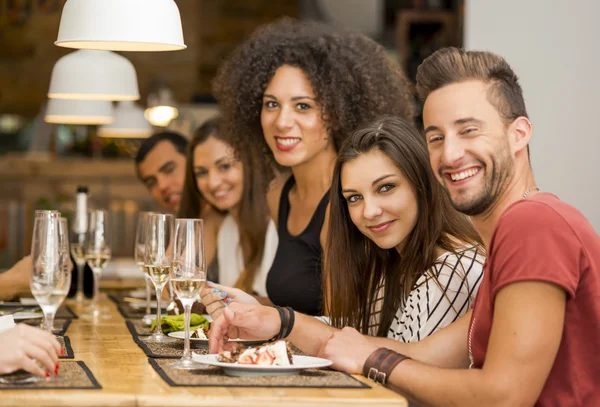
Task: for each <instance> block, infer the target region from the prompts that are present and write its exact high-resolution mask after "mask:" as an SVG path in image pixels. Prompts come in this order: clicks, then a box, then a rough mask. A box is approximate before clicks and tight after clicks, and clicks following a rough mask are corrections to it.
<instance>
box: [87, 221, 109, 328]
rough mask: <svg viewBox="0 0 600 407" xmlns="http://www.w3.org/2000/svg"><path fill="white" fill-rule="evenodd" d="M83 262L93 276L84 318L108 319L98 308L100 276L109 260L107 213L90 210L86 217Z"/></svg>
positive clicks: (107, 315)
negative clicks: (89, 300) (89, 301)
mask: <svg viewBox="0 0 600 407" xmlns="http://www.w3.org/2000/svg"><path fill="white" fill-rule="evenodd" d="M86 239H87V243H86V250H85V260H86V262H87V264H88V265H89V266H90V268H91V269H92V271H93V274H94V296H93V297H92V307H91V312H90V313H89V314H86V315H84V316H85V317H86V318H92V319H94V320H96V319H98V318H102V319H109V318H110V315H109V314H102V313H101V311H100V307H99V306H98V298H99V293H100V275H101V274H102V270H104V268H105V267H106V266H107V264H108V262H109V261H110V258H111V249H110V232H109V230H108V213H107V212H106V211H104V210H91V211H90V212H89V217H88V234H87V238H86Z"/></svg>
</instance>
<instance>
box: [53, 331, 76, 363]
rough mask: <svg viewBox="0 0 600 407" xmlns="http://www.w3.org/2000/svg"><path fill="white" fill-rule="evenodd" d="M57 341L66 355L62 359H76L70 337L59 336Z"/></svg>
mask: <svg viewBox="0 0 600 407" xmlns="http://www.w3.org/2000/svg"><path fill="white" fill-rule="evenodd" d="M56 340H57V341H58V343H60V346H61V347H62V350H63V352H64V354H63V355H62V356H60V358H61V359H73V358H75V354H74V353H73V348H72V347H71V340H70V339H69V337H68V336H57V337H56Z"/></svg>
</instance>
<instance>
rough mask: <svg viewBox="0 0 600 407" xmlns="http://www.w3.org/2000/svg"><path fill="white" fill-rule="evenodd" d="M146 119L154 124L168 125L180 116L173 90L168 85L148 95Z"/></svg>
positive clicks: (159, 125)
mask: <svg viewBox="0 0 600 407" xmlns="http://www.w3.org/2000/svg"><path fill="white" fill-rule="evenodd" d="M144 115H145V116H146V119H148V121H149V122H150V124H152V125H153V126H157V127H166V126H168V125H169V123H171V120H173V119H174V118H176V117H177V116H179V110H178V109H177V107H176V104H175V99H174V97H173V92H171V90H170V89H169V88H167V87H160V88H158V89H157V90H156V91H155V92H152V93H150V95H148V108H147V109H146V111H145V112H144Z"/></svg>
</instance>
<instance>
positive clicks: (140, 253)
mask: <svg viewBox="0 0 600 407" xmlns="http://www.w3.org/2000/svg"><path fill="white" fill-rule="evenodd" d="M152 213H153V212H140V213H139V214H138V219H137V227H136V230H135V249H134V250H135V253H134V256H135V262H136V263H137V265H138V267H139V268H140V271H141V272H142V273H143V274H144V280H145V281H146V315H145V316H144V320H145V319H146V318H148V315H150V314H151V313H152V310H151V308H150V301H151V299H152V292H151V290H152V280H151V279H150V276H149V275H148V274H146V271H145V270H144V252H145V251H146V224H147V223H148V216H149V215H150V214H152Z"/></svg>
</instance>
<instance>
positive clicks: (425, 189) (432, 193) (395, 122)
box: [323, 116, 481, 336]
mask: <svg viewBox="0 0 600 407" xmlns="http://www.w3.org/2000/svg"><path fill="white" fill-rule="evenodd" d="M374 150H377V151H380V152H382V153H383V154H385V155H386V156H387V157H389V158H390V159H391V160H392V161H393V162H394V163H395V164H396V165H397V167H398V168H399V169H400V170H401V171H402V173H403V174H404V175H405V177H406V178H407V179H408V180H409V182H410V183H411V184H412V186H413V188H414V190H415V194H416V197H417V206H418V215H417V222H416V224H415V227H414V229H413V230H412V232H411V233H410V234H409V235H408V236H407V237H406V241H405V245H404V248H403V250H402V255H400V254H399V253H398V251H397V250H396V249H395V248H392V249H381V248H379V247H378V246H377V245H376V244H375V243H373V241H372V240H370V239H369V238H367V237H366V236H365V235H363V234H362V233H361V232H360V231H359V229H358V228H357V227H356V226H355V225H354V224H353V223H352V220H351V218H350V213H349V212H348V206H347V203H346V200H345V199H344V197H343V195H342V185H341V172H342V168H343V166H344V165H345V164H346V163H348V162H350V161H352V160H355V159H356V158H358V157H359V156H360V155H362V154H366V153H368V152H371V151H374ZM330 199H331V200H330V202H331V209H330V218H329V231H328V236H327V256H326V258H325V264H324V274H323V276H324V279H325V280H324V282H323V287H325V288H324V289H325V290H326V292H325V298H329V301H328V303H327V304H326V307H327V313H328V315H329V316H330V317H331V322H332V325H334V326H336V327H343V326H352V327H354V328H356V329H358V330H359V331H361V332H362V333H364V334H368V333H375V332H376V334H377V335H378V336H387V331H388V329H389V327H390V326H391V324H392V322H393V319H394V316H395V315H396V312H397V310H398V308H400V307H403V306H404V301H405V300H406V299H407V298H408V296H409V294H410V292H411V291H412V290H413V289H414V288H415V284H416V282H417V281H418V280H419V278H420V277H421V276H422V275H424V274H427V273H429V270H430V269H431V267H432V266H433V265H434V264H435V262H436V260H437V258H438V256H439V249H442V250H444V251H449V252H456V251H457V250H459V249H461V248H464V247H465V245H474V246H477V247H479V246H480V244H481V240H480V238H479V236H478V234H477V232H476V230H475V228H474V227H473V225H472V223H471V221H470V220H469V219H468V218H467V217H466V216H464V215H463V214H461V213H459V212H458V211H456V210H455V209H454V208H453V207H452V205H451V202H450V200H449V198H448V196H447V194H446V192H445V191H444V190H443V189H442V186H441V185H440V183H439V182H438V180H437V179H436V177H435V175H434V173H433V170H432V169H431V167H430V164H429V154H428V151H427V145H426V142H425V139H424V137H423V136H422V135H420V134H419V133H418V131H417V130H416V129H415V127H414V126H413V124H411V123H410V122H408V121H407V120H404V119H401V118H397V117H390V116H385V117H381V118H378V119H377V120H375V121H373V122H371V123H369V124H367V125H365V126H363V127H361V128H359V129H358V130H357V131H356V132H355V133H354V134H353V135H352V136H351V137H350V138H349V139H348V140H346V142H345V143H344V144H343V146H342V147H341V149H340V152H339V155H338V157H337V160H336V165H335V169H334V173H333V180H332V185H331V198H330ZM431 277H432V278H435V276H431ZM381 287H383V290H384V295H383V304H382V306H381V314H380V316H379V317H378V318H377V320H378V323H377V324H376V330H375V331H374V332H373V331H371V329H370V325H372V316H373V314H374V313H375V312H376V310H374V309H373V307H374V304H375V303H376V300H377V299H378V298H379V297H381V293H379V290H380V289H381Z"/></svg>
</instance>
